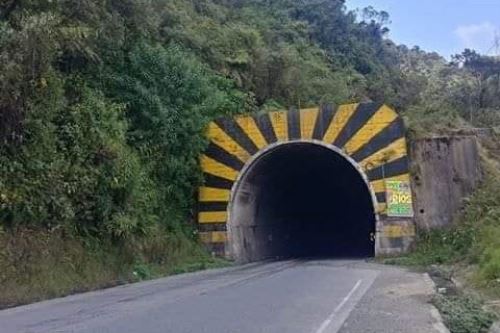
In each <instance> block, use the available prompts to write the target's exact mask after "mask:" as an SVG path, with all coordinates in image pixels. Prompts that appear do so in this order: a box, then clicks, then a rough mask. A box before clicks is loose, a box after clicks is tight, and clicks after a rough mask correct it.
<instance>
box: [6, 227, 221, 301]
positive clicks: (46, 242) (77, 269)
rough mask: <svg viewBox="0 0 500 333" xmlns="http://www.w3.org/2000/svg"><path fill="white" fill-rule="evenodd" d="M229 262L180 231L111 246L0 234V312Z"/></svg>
mask: <svg viewBox="0 0 500 333" xmlns="http://www.w3.org/2000/svg"><path fill="white" fill-rule="evenodd" d="M229 264H230V263H229V262H228V261H225V260H222V259H218V258H213V257H211V256H210V255H209V254H208V253H207V252H206V251H204V249H203V248H202V247H201V246H200V245H199V244H197V243H196V242H195V241H194V240H192V239H189V238H187V237H186V236H185V235H183V234H180V233H179V234H165V233H157V234H153V235H150V236H146V237H143V238H142V239H136V240H129V241H127V242H122V243H119V244H116V243H113V242H102V241H101V242H99V241H97V240H93V241H91V242H89V240H88V239H85V240H83V239H76V238H74V237H70V236H68V235H65V234H64V233H60V232H53V233H51V232H47V231H40V230H17V231H16V232H12V233H7V232H0V308H6V307H11V306H16V305H20V304H26V303H31V302H36V301H40V300H44V299H49V298H54V297H60V296H64V295H68V294H73V293H78V292H84V291H89V290H95V289H100V288H105V287H111V286H115V285H120V284H124V283H130V282H136V281H140V280H146V279H153V278H158V277H162V276H166V275H171V274H178V273H185V272H192V271H196V270H202V269H207V268H215V267H223V266H227V265H229Z"/></svg>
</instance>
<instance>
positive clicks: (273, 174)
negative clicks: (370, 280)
mask: <svg viewBox="0 0 500 333" xmlns="http://www.w3.org/2000/svg"><path fill="white" fill-rule="evenodd" d="M230 228H231V229H230V230H231V235H232V237H231V238H232V242H233V256H235V257H236V259H239V260H240V261H255V260H262V259H266V258H291V257H350V258H352V257H371V256H373V255H374V247H375V246H374V245H375V244H374V242H373V241H372V239H371V235H372V233H374V231H375V214H374V209H373V203H372V199H371V195H370V192H369V191H368V187H367V185H366V184H365V182H364V180H363V178H362V177H361V175H360V174H359V172H358V171H357V170H356V169H355V168H354V167H353V166H352V165H351V164H350V163H349V161H347V160H346V159H345V158H344V157H343V156H341V155H340V154H338V153H336V152H334V151H332V150H330V149H328V148H326V147H324V146H321V145H316V144H312V143H289V144H286V145H281V146H278V147H275V148H274V149H272V150H271V151H269V152H267V153H265V154H264V155H263V156H261V157H260V158H258V159H257V160H256V161H255V162H254V163H253V165H252V166H250V168H249V169H248V170H247V172H246V174H245V175H244V176H243V178H242V179H241V181H240V185H239V187H238V189H237V191H236V195H235V198H234V202H233V204H232V209H231V221H230Z"/></svg>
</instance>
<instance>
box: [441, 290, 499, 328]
mask: <svg viewBox="0 0 500 333" xmlns="http://www.w3.org/2000/svg"><path fill="white" fill-rule="evenodd" d="M433 304H434V305H435V306H436V307H437V308H438V309H439V311H440V312H441V314H442V316H443V319H444V321H445V323H446V326H447V327H448V328H449V330H450V332H451V333H487V332H488V331H489V328H490V326H491V325H492V324H493V322H494V320H495V319H496V317H495V315H493V314H492V313H490V312H487V311H485V310H483V304H482V303H481V302H480V301H479V300H477V299H475V298H472V297H470V296H450V297H445V296H441V295H438V296H436V297H435V298H434V299H433Z"/></svg>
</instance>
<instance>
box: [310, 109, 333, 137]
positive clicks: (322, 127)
mask: <svg viewBox="0 0 500 333" xmlns="http://www.w3.org/2000/svg"><path fill="white" fill-rule="evenodd" d="M335 113H336V108H335V107H334V106H333V105H323V106H322V107H321V109H320V111H319V114H318V119H316V124H315V125H314V131H313V136H312V137H313V139H315V140H323V138H324V137H325V134H326V131H327V130H328V127H330V124H331V123H332V121H333V117H334V116H335Z"/></svg>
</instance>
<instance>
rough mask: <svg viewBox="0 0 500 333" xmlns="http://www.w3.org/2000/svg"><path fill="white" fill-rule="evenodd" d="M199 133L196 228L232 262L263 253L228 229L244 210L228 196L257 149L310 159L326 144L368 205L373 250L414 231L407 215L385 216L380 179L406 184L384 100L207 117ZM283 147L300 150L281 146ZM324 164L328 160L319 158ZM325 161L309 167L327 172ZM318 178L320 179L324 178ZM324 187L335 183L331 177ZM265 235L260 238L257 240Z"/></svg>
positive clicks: (394, 244)
mask: <svg viewBox="0 0 500 333" xmlns="http://www.w3.org/2000/svg"><path fill="white" fill-rule="evenodd" d="M207 136H208V138H209V140H210V143H209V146H208V148H207V150H206V151H205V152H204V154H203V155H202V156H201V158H200V165H201V168H202V170H203V172H204V178H205V183H204V185H203V186H202V187H200V188H199V193H198V202H199V205H198V229H199V233H200V238H201V240H202V241H203V242H204V243H205V244H207V246H208V247H209V248H210V249H211V250H212V251H213V252H214V253H216V254H218V255H225V256H228V257H231V258H234V259H237V260H240V261H251V260H257V259H263V258H264V257H265V256H264V255H258V254H257V255H255V256H254V255H248V253H245V251H242V250H241V249H242V248H245V247H246V248H248V244H244V243H245V241H248V239H247V240H245V239H244V238H245V237H243V238H242V237H241V234H238V233H237V232H235V229H237V228H235V227H236V226H238V224H239V222H238V221H235V220H234V219H235V218H238V214H240V215H239V216H240V217H241V216H245V215H241V211H240V212H235V211H234V208H235V203H234V202H235V199H236V198H237V197H238V193H240V192H241V186H242V183H245V182H242V180H243V179H244V178H245V177H247V176H248V174H249V172H250V171H251V170H252V168H253V167H255V165H258V164H259V161H261V160H262V159H263V158H264V157H265V156H268V157H269V156H272V155H274V154H275V153H274V152H277V151H281V156H282V159H283V158H285V159H286V158H289V157H286V156H289V155H290V156H291V155H293V154H298V155H297V156H299V158H302V159H305V160H311V161H314V160H319V159H321V158H323V157H321V156H323V154H320V155H314V152H319V151H320V150H322V151H323V152H325V153H324V155H325V156H326V155H328V154H326V151H328V152H330V155H329V156H330V157H331V156H334V155H335V156H337V157H339V158H340V160H337V164H338V165H341V164H342V161H344V163H347V164H348V165H350V166H351V167H352V168H353V169H354V170H356V173H357V174H358V175H359V179H362V181H363V183H364V185H365V186H366V191H365V192H366V194H367V195H368V196H369V200H370V203H371V204H372V205H373V206H372V208H373V225H374V228H373V232H374V235H375V236H374V239H375V244H374V251H375V254H381V253H388V252H393V249H397V248H403V247H404V246H405V244H407V240H406V238H408V237H410V238H411V237H412V236H413V235H414V228H413V223H412V222H413V221H411V220H410V219H394V218H390V217H388V216H387V203H386V193H385V192H386V189H385V185H386V181H387V180H400V181H405V182H408V183H409V182H410V175H409V163H408V156H407V144H406V138H405V128H404V124H403V121H402V119H401V118H400V117H399V115H398V114H397V113H396V112H395V111H394V110H392V109H391V108H389V107H388V106H386V105H383V104H378V103H360V104H346V105H341V106H339V107H333V106H329V105H325V106H322V107H320V108H312V109H302V110H296V109H292V110H289V111H275V112H269V113H264V114H260V115H252V116H239V117H235V118H222V119H217V120H215V121H214V122H212V123H210V124H209V126H208V129H207ZM291 147H301V149H297V148H293V149H289V148H291ZM308 147H309V148H308ZM311 147H315V148H311ZM285 148H286V149H288V150H286V149H285ZM283 149H285V150H283ZM318 149H319V150H318ZM287 151H288V153H287ZM300 151H301V152H300ZM307 151H311V152H310V153H307ZM283 152H285V153H283ZM292 153H293V154H292ZM287 154H288V155H287ZM301 154H302V155H301ZM307 154H312V155H311V156H309V155H307ZM331 154H333V155H331ZM313 155H314V156H313ZM283 156H285V157H283ZM290 158H291V157H290ZM324 163H327V164H328V163H330V162H328V161H326V160H325V162H324ZM344 165H346V164H344ZM331 167H332V169H324V168H323V169H322V168H321V167H320V166H318V168H319V169H318V170H317V171H318V172H321V173H328V172H329V170H335V165H333V164H332V165H331ZM274 168H276V167H274ZM287 169H288V168H283V170H287ZM270 170H271V171H272V170H273V168H270V169H267V171H266V172H265V173H267V174H269V172H270ZM345 170H348V169H345ZM276 172H278V173H274V175H275V176H274V177H275V178H280V177H279V176H280V174H281V173H280V171H276ZM345 172H347V171H345ZM291 175H292V174H290V175H289V176H290V177H291ZM337 176H340V177H342V176H343V175H342V174H340V175H337ZM271 178H272V177H271ZM292 178H293V177H292ZM331 178H332V179H333V178H335V177H331ZM322 179H323V180H325V181H328V179H330V178H322ZM353 179H354V178H353ZM272 181H273V180H271V182H272ZM245 184H246V183H245ZM280 184H285V183H276V184H275V185H274V187H270V189H272V188H275V187H280V186H282V185H280ZM247 185H248V184H247ZM318 186H320V184H319V185H318ZM332 186H335V184H334V183H332ZM347 192H349V191H347ZM277 196H279V195H277ZM240 199H242V198H240ZM243 199H244V198H243ZM318 200H319V199H318ZM262 202H266V201H265V200H262ZM278 206H279V203H278ZM290 207H292V205H290ZM254 208H255V207H254ZM273 209H274V208H273ZM299 215H300V214H299ZM247 216H248V215H247ZM250 216H251V215H250ZM254 229H255V228H254ZM267 236H268V237H267V238H268V239H267V240H268V241H269V242H273V241H274V242H275V243H276V240H273V239H272V237H273V235H267ZM265 238H266V237H263V238H262V237H261V240H264V239H265ZM253 245H255V244H253ZM260 246H263V245H260ZM250 247H251V246H250ZM385 249H388V250H387V251H385ZM258 252H259V251H257V252H255V253H258ZM264 252H266V251H264ZM242 253H243V254H242ZM272 255H274V253H272Z"/></svg>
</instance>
